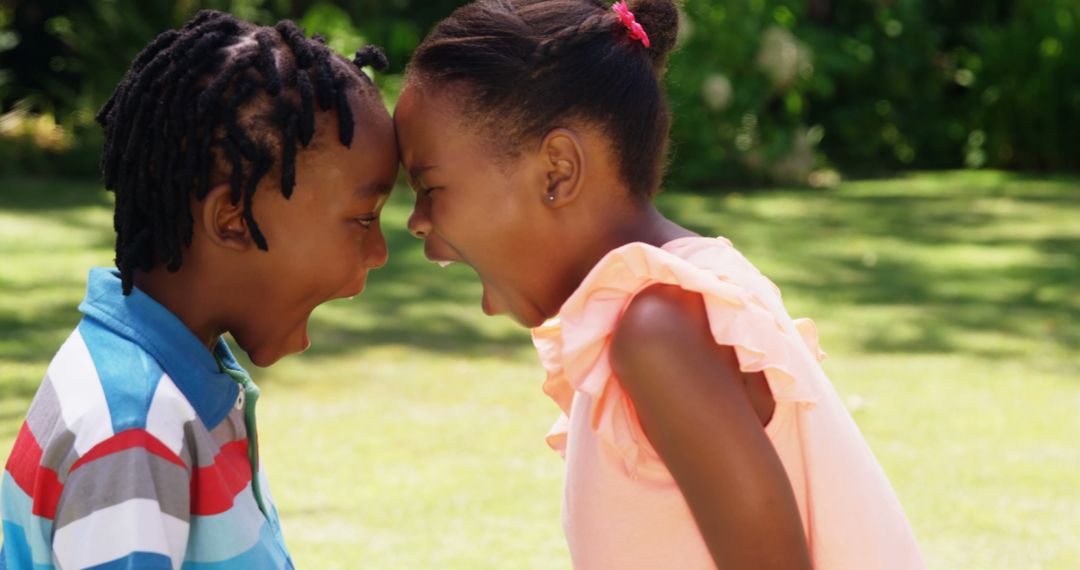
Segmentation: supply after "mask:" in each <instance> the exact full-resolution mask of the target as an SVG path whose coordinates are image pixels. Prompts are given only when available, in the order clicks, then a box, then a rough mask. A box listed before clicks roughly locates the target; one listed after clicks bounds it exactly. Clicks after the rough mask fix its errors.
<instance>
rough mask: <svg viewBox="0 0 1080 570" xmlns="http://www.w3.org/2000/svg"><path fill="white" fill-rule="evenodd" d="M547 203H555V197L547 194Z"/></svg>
mask: <svg viewBox="0 0 1080 570" xmlns="http://www.w3.org/2000/svg"><path fill="white" fill-rule="evenodd" d="M547 201H548V202H554V201H555V195H554V194H548V195H547Z"/></svg>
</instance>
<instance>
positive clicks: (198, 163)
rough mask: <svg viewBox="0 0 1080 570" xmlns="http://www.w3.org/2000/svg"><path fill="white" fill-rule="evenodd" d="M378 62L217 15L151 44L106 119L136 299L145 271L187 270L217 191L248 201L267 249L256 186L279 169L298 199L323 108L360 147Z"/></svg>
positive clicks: (248, 214)
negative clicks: (362, 116) (359, 130)
mask: <svg viewBox="0 0 1080 570" xmlns="http://www.w3.org/2000/svg"><path fill="white" fill-rule="evenodd" d="M367 65H370V66H372V67H374V68H375V69H377V70H383V69H385V68H386V65H387V61H386V56H385V55H383V53H382V51H381V50H380V49H379V48H377V47H374V46H368V47H365V48H363V49H361V50H359V51H357V52H356V56H355V58H354V59H353V60H352V61H349V60H347V59H345V58H344V57H342V56H340V55H337V54H336V53H334V52H333V51H332V50H331V49H330V48H329V47H327V46H326V45H325V41H324V40H323V39H322V38H321V37H319V36H317V35H316V36H313V37H311V38H308V37H307V36H306V35H305V34H304V32H303V30H301V29H300V28H298V27H297V26H296V24H294V23H293V22H291V21H288V20H285V21H281V22H279V23H278V24H277V25H275V26H274V27H272V28H271V27H260V26H256V25H254V24H251V23H249V22H245V21H243V20H239V19H237V18H235V17H233V16H231V15H229V14H225V13H222V12H217V11H212V10H204V11H202V12H199V13H198V14H197V15H196V16H195V17H194V18H192V19H191V20H190V21H189V22H188V23H187V24H186V25H184V27H183V28H182V29H180V30H169V31H167V32H164V33H162V34H161V35H159V36H158V37H157V38H156V39H154V40H153V41H152V42H151V43H150V45H148V46H147V47H146V48H145V49H143V51H142V52H141V53H139V55H138V56H137V57H136V58H135V61H134V62H133V63H132V64H131V68H130V69H129V70H128V72H127V74H126V75H125V76H124V79H123V80H122V81H121V82H120V85H119V86H118V87H117V88H116V91H115V92H114V93H113V95H112V97H111V98H109V100H108V102H106V103H105V106H104V107H102V109H101V111H99V112H98V115H97V121H98V123H100V124H101V126H102V127H103V128H104V130H105V145H104V150H103V151H102V155H101V170H102V175H103V178H104V182H105V187H106V188H108V189H109V190H112V191H114V192H115V193H116V214H115V218H114V227H115V229H116V266H117V268H118V269H119V270H120V279H121V283H122V287H123V291H124V294H125V295H127V294H129V293H131V288H132V286H133V281H134V273H135V271H150V270H151V269H153V268H155V267H157V266H158V265H159V264H164V265H165V266H166V268H167V269H168V270H169V271H177V270H178V269H179V268H180V265H181V262H182V259H183V249H184V248H185V247H187V246H189V245H191V238H192V225H193V222H194V220H193V219H192V215H191V207H190V203H191V197H192V195H194V197H195V198H196V199H199V200H202V199H203V198H205V197H206V195H207V194H208V193H209V192H210V189H211V188H213V187H214V186H215V185H217V184H222V183H226V182H227V183H228V184H229V186H230V189H231V195H230V198H231V200H232V203H233V204H239V203H240V201H241V200H243V215H244V219H245V221H246V222H247V225H248V229H249V230H250V232H251V236H252V239H253V240H254V242H255V244H256V245H257V246H258V247H259V249H262V250H267V249H268V245H267V243H266V238H265V237H264V236H263V234H262V232H261V231H259V225H258V224H257V223H256V222H255V218H254V217H253V216H252V211H251V201H252V196H253V194H254V193H255V188H256V186H257V185H258V184H259V181H260V180H262V179H263V177H264V176H266V175H268V174H272V173H278V174H279V175H280V182H281V184H280V186H281V192H282V194H283V195H284V196H285V197H286V198H289V197H290V196H291V195H292V192H293V187H294V186H295V185H296V153H297V144H299V145H302V146H303V147H305V148H306V147H308V145H310V144H311V141H312V138H313V137H314V135H315V125H316V116H315V114H316V112H317V111H316V106H317V107H318V111H330V110H336V111H337V128H338V139H339V140H340V142H341V144H342V145H344V146H346V147H349V146H350V145H351V144H352V137H353V128H354V125H353V109H352V107H351V106H350V104H349V95H350V93H352V92H358V93H367V94H374V93H375V87H374V85H373V84H372V82H371V80H370V79H369V78H368V77H367V75H365V74H364V73H363V72H362V71H361V68H362V67H364V66H367ZM278 157H280V160H278Z"/></svg>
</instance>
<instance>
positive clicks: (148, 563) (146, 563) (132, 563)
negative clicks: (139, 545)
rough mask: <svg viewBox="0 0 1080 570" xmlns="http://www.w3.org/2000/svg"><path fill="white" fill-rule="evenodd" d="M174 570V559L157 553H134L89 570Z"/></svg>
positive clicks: (88, 569)
mask: <svg viewBox="0 0 1080 570" xmlns="http://www.w3.org/2000/svg"><path fill="white" fill-rule="evenodd" d="M159 569H160V570H172V559H170V558H169V557H168V556H165V555H164V554H158V553H156V552H132V553H131V554H128V555H127V556H125V557H123V558H117V559H116V560H113V561H111V562H106V563H104V564H98V565H97V566H91V567H89V568H87V570H159Z"/></svg>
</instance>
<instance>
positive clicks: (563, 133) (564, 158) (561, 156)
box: [539, 127, 585, 208]
mask: <svg viewBox="0 0 1080 570" xmlns="http://www.w3.org/2000/svg"><path fill="white" fill-rule="evenodd" d="M539 158H540V164H541V171H542V172H543V175H544V184H543V185H542V186H541V188H542V191H543V194H542V195H541V196H540V199H541V200H543V201H544V203H545V204H547V205H548V206H550V207H553V208H561V207H562V206H565V205H567V204H569V203H571V202H573V201H574V200H576V199H577V197H578V195H580V194H581V188H582V186H583V183H584V180H585V147H584V145H583V144H582V142H581V138H580V137H579V136H578V135H577V133H575V132H574V131H572V130H570V129H567V128H562V127H560V128H557V129H552V130H551V131H550V132H549V133H548V134H547V135H545V136H544V140H543V141H541V143H540V155H539Z"/></svg>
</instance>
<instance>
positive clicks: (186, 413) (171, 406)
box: [146, 374, 197, 455]
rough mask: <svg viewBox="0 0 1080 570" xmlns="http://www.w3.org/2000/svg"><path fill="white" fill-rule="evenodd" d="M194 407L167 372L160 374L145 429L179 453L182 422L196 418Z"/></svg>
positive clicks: (181, 443)
mask: <svg viewBox="0 0 1080 570" xmlns="http://www.w3.org/2000/svg"><path fill="white" fill-rule="evenodd" d="M196 417H197V416H196V415H195V409H194V408H192V407H191V403H190V402H188V401H187V398H185V397H184V395H183V394H181V393H180V389H179V388H177V387H176V384H174V383H173V381H172V378H169V375H168V374H162V375H161V380H159V381H158V385H157V390H155V391H154V397H153V399H152V400H151V401H150V411H149V412H147V414H146V431H148V432H150V434H151V435H153V436H154V437H156V438H157V439H158V440H160V441H161V442H162V443H164V444H165V445H166V446H167V447H168V448H169V449H170V450H172V452H173V453H175V454H177V455H180V449H181V448H182V447H183V446H184V424H185V423H187V422H190V421H194V420H195V419H196Z"/></svg>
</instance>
